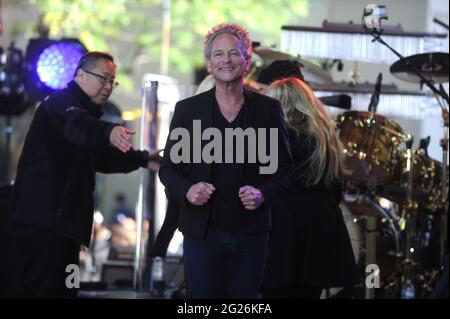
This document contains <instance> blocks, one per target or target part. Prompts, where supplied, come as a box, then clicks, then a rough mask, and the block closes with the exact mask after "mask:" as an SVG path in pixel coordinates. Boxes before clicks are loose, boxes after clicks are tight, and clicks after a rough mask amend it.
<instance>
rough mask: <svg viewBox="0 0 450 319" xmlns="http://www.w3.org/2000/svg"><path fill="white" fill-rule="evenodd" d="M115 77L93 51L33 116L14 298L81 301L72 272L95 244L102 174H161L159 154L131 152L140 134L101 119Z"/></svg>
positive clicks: (21, 186)
mask: <svg viewBox="0 0 450 319" xmlns="http://www.w3.org/2000/svg"><path fill="white" fill-rule="evenodd" d="M115 74H116V66H115V64H114V60H113V57H112V56H111V55H109V54H106V53H102V52H89V53H87V54H86V55H84V56H83V57H82V58H81V60H80V61H79V63H78V66H77V69H76V72H75V77H74V79H73V81H71V82H70V83H69V84H68V85H67V88H65V89H63V90H61V91H57V92H55V93H54V94H51V95H50V96H48V97H47V98H46V99H45V100H44V101H43V102H42V103H41V105H40V106H39V107H38V108H37V110H36V112H35V114H34V118H33V121H32V123H31V126H30V129H29V132H28V135H27V137H26V140H25V144H24V147H23V151H22V154H21V158H20V160H19V164H18V169H17V176H16V182H15V185H14V195H13V201H12V207H11V210H10V219H11V220H12V222H13V223H12V229H13V237H14V247H13V252H14V256H12V257H13V258H14V265H15V269H14V271H13V276H14V282H15V284H14V287H13V291H12V293H13V295H14V297H19V298H20V297H25V298H47V297H50V298H66V297H75V296H76V289H75V288H77V287H78V284H77V282H76V273H74V272H73V269H74V268H73V267H75V268H76V266H77V265H78V263H79V257H78V256H79V250H80V245H84V246H89V242H90V238H91V230H92V219H93V210H94V207H93V192H94V185H95V172H102V173H127V172H131V171H133V170H136V169H138V168H139V167H149V168H155V169H157V167H155V162H157V161H158V159H159V155H158V153H156V152H155V153H153V154H149V153H148V152H147V151H136V150H133V149H132V148H131V142H130V137H131V135H133V134H134V133H135V132H133V131H132V130H130V129H128V128H126V127H124V126H121V125H117V124H113V123H108V122H105V121H101V120H99V118H100V116H101V115H102V105H103V104H104V103H105V102H106V101H107V100H108V98H109V96H110V95H111V93H112V91H113V89H114V88H115V87H116V86H117V82H115ZM71 267H72V268H71ZM68 269H69V270H68ZM70 269H72V272H70ZM69 275H72V277H70V276H69ZM72 287H73V288H72Z"/></svg>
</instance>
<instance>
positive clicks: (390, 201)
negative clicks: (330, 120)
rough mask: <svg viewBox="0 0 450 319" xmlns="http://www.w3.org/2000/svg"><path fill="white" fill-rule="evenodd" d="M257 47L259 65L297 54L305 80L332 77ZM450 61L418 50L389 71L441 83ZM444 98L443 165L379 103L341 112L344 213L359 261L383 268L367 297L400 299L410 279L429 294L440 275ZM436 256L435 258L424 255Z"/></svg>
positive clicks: (445, 142) (445, 55) (444, 172)
mask: <svg viewBox="0 0 450 319" xmlns="http://www.w3.org/2000/svg"><path fill="white" fill-rule="evenodd" d="M254 53H255V54H257V55H258V56H259V58H261V59H262V64H261V61H260V62H259V64H260V67H261V66H266V65H268V64H270V63H271V62H272V61H274V60H288V59H295V60H297V61H300V63H301V66H302V65H303V67H301V70H302V73H303V74H304V77H305V79H306V81H310V82H312V83H332V79H331V76H330V75H329V74H328V72H327V71H324V70H323V69H322V68H320V67H318V66H316V65H314V64H312V63H310V62H307V61H305V60H302V59H300V58H295V57H292V56H290V55H288V54H285V53H280V52H277V51H274V50H272V49H270V48H265V47H257V48H254ZM257 61H258V60H257ZM448 63H449V55H448V53H426V54H418V55H413V56H410V57H406V58H401V59H400V60H398V61H397V62H395V63H394V64H393V65H392V66H391V67H390V71H391V73H392V74H393V75H394V76H395V77H397V78H398V79H401V80H403V81H407V82H412V83H420V84H423V83H422V81H423V80H424V79H426V80H428V81H431V82H432V83H433V84H435V83H438V84H441V83H445V82H448V80H449V66H448ZM411 66H412V67H413V68H415V69H417V70H419V71H420V73H421V74H422V77H420V76H417V75H416V73H415V72H413V71H411ZM253 71H254V70H253ZM254 72H255V71H254ZM257 72H258V70H256V73H257ZM325 73H326V74H325ZM253 76H254V75H253ZM317 79H319V81H320V82H318V80H317ZM247 82H249V83H252V80H247ZM257 84H258V83H257ZM440 89H441V91H443V88H442V85H441V88H440ZM436 98H438V97H436ZM447 100H448V99H447ZM439 104H440V106H441V108H442V114H443V119H444V138H443V139H442V140H441V142H440V145H441V147H442V149H443V163H444V164H442V163H441V162H439V161H437V160H435V159H433V158H431V157H430V156H429V155H428V152H427V147H428V145H429V143H430V138H429V137H428V138H424V139H422V140H421V141H420V145H419V147H418V148H417V149H416V150H413V149H412V145H413V140H414V138H413V136H411V135H409V134H407V133H405V131H404V130H403V129H402V127H401V126H400V125H399V124H398V123H397V122H396V121H394V120H392V119H390V118H387V117H385V116H383V115H380V114H376V108H375V110H374V109H370V108H369V111H368V112H360V111H346V112H343V113H341V114H339V115H338V116H337V119H336V127H337V131H338V135H339V138H340V140H341V142H342V144H343V148H344V154H345V164H346V172H345V178H344V183H345V196H344V201H343V206H345V209H344V215H345V211H349V212H350V214H347V215H348V216H350V217H351V218H350V219H348V218H347V220H350V222H347V221H346V224H347V228H348V229H349V233H350V235H351V237H352V234H354V235H355V234H356V235H355V236H353V239H352V241H357V247H358V248H357V249H354V250H355V257H356V259H357V260H358V261H359V264H360V265H361V266H367V265H370V264H376V265H378V266H379V269H380V277H381V278H380V279H381V287H380V288H382V289H377V290H376V291H375V290H372V291H369V292H367V289H366V296H365V297H366V298H375V297H376V298H399V297H400V294H401V287H402V285H403V283H405V282H406V281H407V280H408V281H409V280H411V281H413V282H414V283H415V285H416V296H417V297H423V298H425V297H428V296H430V295H431V293H432V291H433V288H434V284H435V281H436V280H437V278H438V271H437V268H438V267H439V263H440V261H441V260H442V257H443V256H442V255H443V251H444V250H443V247H444V245H445V244H446V241H447V229H446V228H447V226H446V218H447V214H448V194H447V189H448V178H447V176H448V175H447V171H448V169H447V166H443V165H446V163H447V147H448V105H447V107H445V106H443V104H442V102H441V101H440V103H439ZM348 216H347V217H348ZM352 223H353V225H352ZM439 226H442V227H441V228H440V229H439ZM352 244H353V243H352ZM436 247H437V248H436ZM354 248H355V245H354ZM430 255H433V256H434V260H435V262H430V261H429V260H428V261H424V260H422V258H423V256H427V257H428V259H430Z"/></svg>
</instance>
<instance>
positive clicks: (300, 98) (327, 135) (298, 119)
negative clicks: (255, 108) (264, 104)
mask: <svg viewBox="0 0 450 319" xmlns="http://www.w3.org/2000/svg"><path fill="white" fill-rule="evenodd" d="M269 95H270V96H272V97H274V98H276V99H278V100H280V102H281V105H282V107H283V111H284V114H285V119H286V123H287V125H288V126H290V127H292V128H294V129H296V130H297V131H299V132H300V133H302V134H304V135H307V136H309V137H311V138H313V139H314V142H315V148H314V151H313V152H312V153H311V155H310V157H309V158H307V160H306V163H305V165H306V169H305V170H303V172H302V176H300V177H301V178H303V179H304V181H305V184H306V186H313V185H317V184H318V183H319V182H320V181H323V182H324V183H325V184H326V185H330V184H331V183H332V182H333V180H334V179H335V178H339V177H340V175H341V173H342V172H343V171H344V164H343V152H342V145H341V143H340V141H339V139H338V138H337V136H336V130H335V127H334V123H333V120H332V119H331V118H330V116H329V115H328V113H327V111H326V110H325V106H324V105H323V104H322V102H320V101H319V99H318V98H317V97H316V96H315V95H314V92H313V91H312V90H311V88H310V87H309V86H308V85H307V84H306V83H305V82H303V81H302V80H300V79H298V78H294V77H289V78H284V79H281V80H278V81H275V82H273V83H272V84H271V85H270V89H269Z"/></svg>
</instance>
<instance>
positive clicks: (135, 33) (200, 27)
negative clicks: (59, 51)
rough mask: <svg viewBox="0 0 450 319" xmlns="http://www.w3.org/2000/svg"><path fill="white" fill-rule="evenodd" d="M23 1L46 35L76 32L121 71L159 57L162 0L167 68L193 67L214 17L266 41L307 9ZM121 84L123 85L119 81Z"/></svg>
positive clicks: (240, 2) (286, 3)
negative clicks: (167, 21)
mask: <svg viewBox="0 0 450 319" xmlns="http://www.w3.org/2000/svg"><path fill="white" fill-rule="evenodd" d="M29 2H30V3H32V4H34V5H36V6H37V7H38V8H39V10H40V11H41V12H42V14H43V17H44V22H45V23H46V24H47V25H48V26H49V28H50V37H53V38H60V37H63V36H64V37H76V38H79V39H80V40H81V41H82V42H83V43H84V44H85V45H86V47H87V48H88V49H89V50H104V51H109V52H110V53H112V54H113V55H114V56H118V57H119V59H120V62H121V65H120V66H121V68H120V72H122V74H121V77H124V76H127V75H131V74H132V73H133V72H134V71H136V70H135V69H136V65H135V64H136V63H135V62H133V60H134V59H135V58H138V57H139V58H140V59H142V58H143V57H144V58H143V60H145V61H146V62H154V63H157V62H158V61H159V60H160V55H161V41H162V32H161V30H162V16H163V14H162V12H163V9H162V8H163V2H165V3H166V4H167V3H170V8H171V9H170V13H171V31H170V32H171V40H170V54H169V70H170V73H171V74H176V73H180V72H181V73H187V72H192V71H193V70H192V69H193V67H197V66H199V65H201V64H202V61H203V55H202V49H203V48H202V40H203V37H204V35H205V34H206V33H207V32H208V30H209V29H210V28H211V27H212V26H214V25H216V24H218V23H222V22H235V23H238V24H240V25H242V26H243V27H245V28H247V30H248V31H250V34H251V36H252V38H253V40H255V41H259V42H261V43H262V44H263V45H272V44H276V43H278V42H279V38H280V34H281V26H282V25H285V24H292V23H294V24H295V23H298V21H299V19H300V18H301V17H305V16H306V15H307V14H308V10H309V7H308V0H258V1H253V0H234V1H232V0H172V1H170V0H133V1H126V0H78V1H77V0H29ZM32 23H33V25H31V24H32ZM34 27H35V22H34V21H33V22H30V28H34ZM122 82H123V81H122ZM125 83H127V81H126V80H125ZM128 83H131V82H130V81H128ZM121 87H122V88H123V86H122V84H121ZM126 87H127V86H126ZM126 87H125V88H126Z"/></svg>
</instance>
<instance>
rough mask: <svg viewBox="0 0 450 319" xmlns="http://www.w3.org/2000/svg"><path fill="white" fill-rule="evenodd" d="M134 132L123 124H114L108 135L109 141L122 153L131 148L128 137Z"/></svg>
mask: <svg viewBox="0 0 450 319" xmlns="http://www.w3.org/2000/svg"><path fill="white" fill-rule="evenodd" d="M135 133H136V132H135V131H133V130H130V129H128V128H126V127H125V126H121V125H117V126H115V127H114V128H113V129H112V131H111V134H110V135H109V141H110V142H111V144H112V145H113V146H114V147H116V148H118V149H119V150H120V151H122V152H123V153H126V152H128V151H129V150H130V148H131V143H130V137H131V135H133V134H135Z"/></svg>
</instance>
